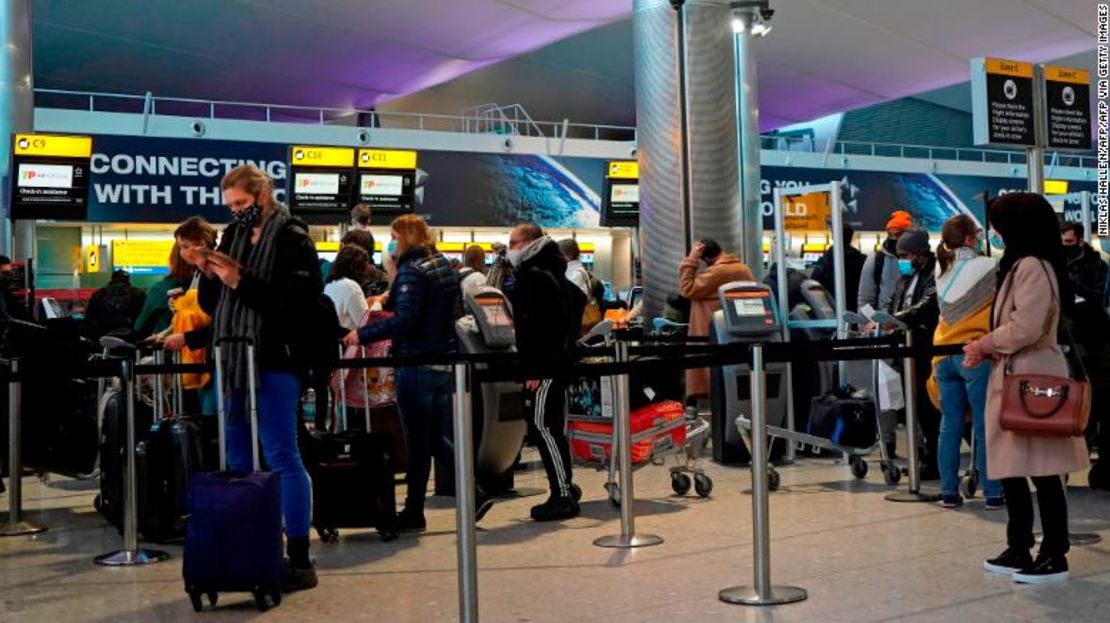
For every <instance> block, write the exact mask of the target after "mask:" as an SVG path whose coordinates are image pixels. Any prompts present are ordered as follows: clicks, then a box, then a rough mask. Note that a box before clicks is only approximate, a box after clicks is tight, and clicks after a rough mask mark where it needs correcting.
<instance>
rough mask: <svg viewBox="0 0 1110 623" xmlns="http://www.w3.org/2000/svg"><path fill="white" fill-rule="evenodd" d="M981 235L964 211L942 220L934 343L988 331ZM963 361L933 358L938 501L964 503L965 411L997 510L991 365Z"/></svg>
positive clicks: (987, 273) (988, 265) (989, 274)
mask: <svg viewBox="0 0 1110 623" xmlns="http://www.w3.org/2000/svg"><path fill="white" fill-rule="evenodd" d="M981 240H982V230H981V229H980V228H979V225H978V224H977V223H976V222H975V220H974V219H972V218H971V217H970V216H968V215H966V214H961V215H959V216H954V217H952V218H950V219H948V221H947V222H945V223H944V229H943V230H942V232H941V243H940V244H939V245H938V246H937V260H938V262H939V275H938V277H937V301H938V303H939V305H940V323H939V324H938V325H937V329H936V333H935V334H934V335H933V344H935V345H938V346H939V345H943V344H964V343H967V342H972V341H974V340H977V339H979V338H981V337H983V336H984V335H986V334H987V333H990V312H991V302H992V301H993V300H994V293H995V282H996V279H995V273H996V266H995V263H994V261H993V260H991V259H990V258H986V257H982V256H981V255H980V254H979V244H980V241H981ZM963 363H964V356H963V355H953V356H949V357H936V358H934V359H933V376H934V378H935V379H936V384H937V388H938V389H939V394H940V400H939V405H938V406H939V407H940V411H941V420H940V439H939V440H938V444H937V454H938V456H937V462H938V467H939V468H940V493H941V501H940V503H941V505H942V506H944V507H945V508H955V507H958V506H960V505H962V504H963V498H962V497H961V496H960V493H959V482H960V478H959V470H960V444H961V441H962V440H963V435H964V417H965V415H966V414H967V412H968V411H970V412H971V428H972V431H973V432H974V440H973V441H974V443H975V462H976V467H977V468H978V471H979V475H980V478H982V479H983V495H984V496H985V497H986V502H987V509H988V510H1000V509H1003V508H1005V507H1006V503H1005V500H1004V499H1003V497H1002V485H1001V484H1000V483H999V482H998V481H997V480H988V479H986V475H987V469H986V465H987V452H986V434H985V432H984V413H985V411H986V406H987V384H988V382H989V381H990V373H991V364H990V361H989V360H986V361H983V362H981V363H980V364H979V365H977V366H974V367H970V368H968V367H964V365H963Z"/></svg>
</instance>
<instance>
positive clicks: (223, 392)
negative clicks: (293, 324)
mask: <svg viewBox="0 0 1110 623" xmlns="http://www.w3.org/2000/svg"><path fill="white" fill-rule="evenodd" d="M231 343H246V345H247V387H248V394H249V401H248V402H249V408H250V422H251V465H252V466H253V469H254V471H256V472H257V471H259V470H260V469H261V463H260V461H259V458H258V388H257V387H256V386H255V363H254V341H253V340H251V339H250V338H245V337H239V338H236V337H225V338H220V339H218V340H216V343H215V346H214V348H213V350H214V354H215V357H216V411H217V417H216V419H217V425H218V427H219V443H220V471H227V451H226V443H227V396H228V395H230V393H229V392H227V387H226V385H225V383H224V362H223V352H222V350H223V348H222V347H223V345H224V344H231Z"/></svg>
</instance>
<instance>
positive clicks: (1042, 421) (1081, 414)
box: [999, 262, 1091, 437]
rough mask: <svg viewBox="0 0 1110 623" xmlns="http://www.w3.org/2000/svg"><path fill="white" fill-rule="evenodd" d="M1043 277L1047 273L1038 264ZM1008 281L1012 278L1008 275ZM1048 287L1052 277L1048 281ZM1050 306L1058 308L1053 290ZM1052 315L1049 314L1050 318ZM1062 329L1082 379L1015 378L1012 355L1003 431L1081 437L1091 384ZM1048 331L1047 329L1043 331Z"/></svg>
mask: <svg viewBox="0 0 1110 623" xmlns="http://www.w3.org/2000/svg"><path fill="white" fill-rule="evenodd" d="M1040 264H1041V268H1042V269H1044V271H1045V274H1048V269H1047V268H1045V267H1044V262H1040ZM1009 276H1010V277H1012V276H1013V272H1012V271H1011V273H1010V275H1009ZM1049 283H1051V277H1050V278H1049ZM1052 299H1053V302H1054V303H1055V304H1056V305H1057V307H1059V305H1060V300H1059V297H1058V296H1057V294H1056V289H1055V288H1053V289H1052ZM1051 317H1052V314H1049V318H1051ZM1064 329H1065V332H1066V333H1067V336H1068V342H1069V343H1070V348H1071V352H1072V353H1073V354H1075V359H1076V361H1077V362H1078V363H1079V366H1078V367H1079V369H1080V371H1081V373H1082V375H1083V377H1082V379H1079V380H1076V379H1072V378H1068V377H1062V376H1054V375H1051V374H1014V373H1013V368H1014V362H1013V360H1014V357H1015V356H1017V355H1018V353H1014V354H1013V355H1010V356H1009V357H1007V358H1006V367H1005V368H1004V369H1003V380H1002V413H1001V418H1000V421H999V425H1000V426H1001V428H1002V430H1005V431H1009V432H1011V433H1020V434H1023V435H1031V436H1036V437H1081V436H1083V435H1084V434H1085V432H1086V430H1087V421H1088V420H1089V419H1090V416H1091V383H1090V380H1089V377H1088V376H1087V369H1086V367H1084V365H1083V359H1082V358H1081V357H1080V356H1079V354H1078V353H1076V352H1075V341H1074V340H1073V339H1072V337H1071V330H1070V329H1068V327H1067V323H1066V322H1065V323H1064ZM1045 330H1046V331H1047V330H1048V327H1045Z"/></svg>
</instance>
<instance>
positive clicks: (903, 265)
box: [898, 259, 913, 276]
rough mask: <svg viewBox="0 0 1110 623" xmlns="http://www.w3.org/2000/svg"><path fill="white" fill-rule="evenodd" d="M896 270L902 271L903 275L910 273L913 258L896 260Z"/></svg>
mask: <svg viewBox="0 0 1110 623" xmlns="http://www.w3.org/2000/svg"><path fill="white" fill-rule="evenodd" d="M898 272H900V273H902V275H903V276H909V275H912V274H913V260H902V259H900V260H898Z"/></svg>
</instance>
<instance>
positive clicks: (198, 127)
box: [189, 121, 205, 137]
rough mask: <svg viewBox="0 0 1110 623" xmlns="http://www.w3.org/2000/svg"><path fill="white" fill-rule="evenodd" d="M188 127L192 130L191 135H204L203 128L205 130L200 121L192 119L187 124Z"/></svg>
mask: <svg viewBox="0 0 1110 623" xmlns="http://www.w3.org/2000/svg"><path fill="white" fill-rule="evenodd" d="M189 129H190V130H191V131H192V132H193V136H196V137H201V136H204V130H205V128H204V124H203V123H201V122H200V121H194V122H193V123H192V124H191V125H190V126H189Z"/></svg>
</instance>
